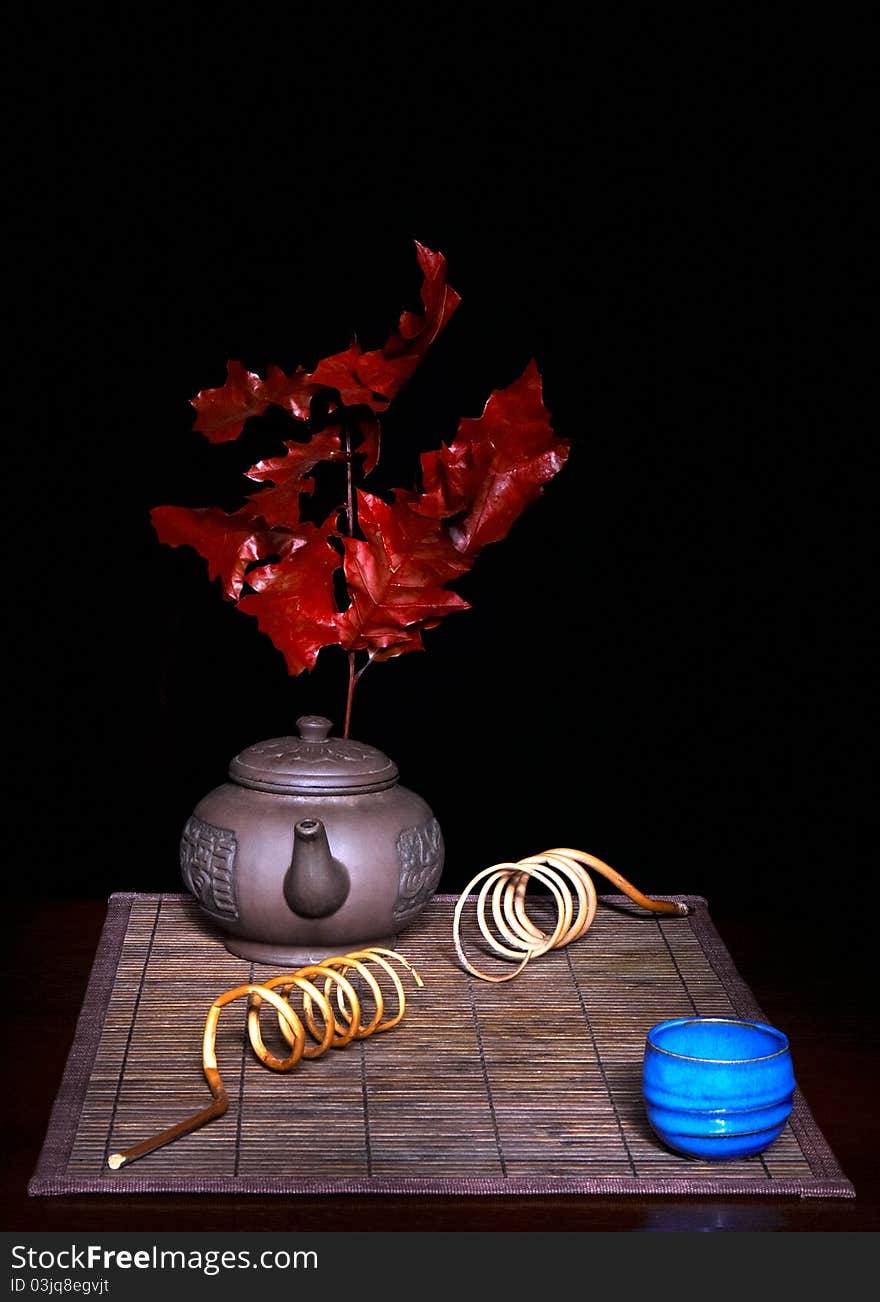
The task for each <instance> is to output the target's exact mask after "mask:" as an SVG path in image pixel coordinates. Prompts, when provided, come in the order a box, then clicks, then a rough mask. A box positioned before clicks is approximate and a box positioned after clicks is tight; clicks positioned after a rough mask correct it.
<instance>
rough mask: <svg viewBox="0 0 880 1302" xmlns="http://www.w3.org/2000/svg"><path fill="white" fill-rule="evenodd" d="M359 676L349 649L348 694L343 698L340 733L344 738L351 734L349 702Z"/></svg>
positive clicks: (352, 654)
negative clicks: (343, 712)
mask: <svg viewBox="0 0 880 1302" xmlns="http://www.w3.org/2000/svg"><path fill="white" fill-rule="evenodd" d="M359 677H360V674H356V673H355V671H354V652H353V651H349V653H348V695H347V696H346V698H345V726H344V728H343V730H342V735H343V737H345V738H348V737H349V736H350V735H351V704H352V701H353V700H354V685H355V683H356V682H357V680H358V678H359Z"/></svg>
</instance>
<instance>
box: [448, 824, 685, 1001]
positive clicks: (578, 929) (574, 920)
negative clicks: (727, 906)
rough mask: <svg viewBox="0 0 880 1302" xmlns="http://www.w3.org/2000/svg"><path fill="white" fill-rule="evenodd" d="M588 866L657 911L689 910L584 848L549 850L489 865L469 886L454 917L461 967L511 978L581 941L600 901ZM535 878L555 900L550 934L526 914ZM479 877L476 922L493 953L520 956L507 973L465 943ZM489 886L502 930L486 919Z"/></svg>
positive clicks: (482, 977)
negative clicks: (483, 966) (657, 896)
mask: <svg viewBox="0 0 880 1302" xmlns="http://www.w3.org/2000/svg"><path fill="white" fill-rule="evenodd" d="M588 868H593V869H595V870H596V872H598V873H601V874H602V876H603V877H607V878H608V880H609V881H611V882H613V883H614V885H615V886H617V887H618V888H619V889H620V890H621V891H623V893H624V895H626V896H627V897H628V898H629V899H631V900H633V901H634V903H636V904H639V905H641V907H642V908H644V909H649V910H650V911H651V912H652V913H666V914H672V915H674V916H678V917H684V916H686V915H687V914H688V912H689V909H688V906H687V905H686V904H681V903H677V902H675V901H672V900H654V899H651V898H650V897H649V896H647V895H643V894H642V892H641V891H640V890H637V889H636V887H635V886H633V885H632V884H631V883H630V882H628V881H627V880H626V878H625V877H622V876H621V875H620V873H619V872H616V871H615V869H614V868H611V867H610V866H609V865H608V864H607V863H603V862H602V860H601V859H597V858H596V856H595V855H592V854H587V853H586V852H585V851H584V850H569V849H555V850H545V851H544V852H543V854H533V855H530V856H529V857H528V858H527V859H519V860H517V861H516V863H513V862H509V861H508V862H506V863H496V864H493V865H492V866H491V867H490V868H484V869H483V870H482V872H479V873H477V875H476V876H475V877H474V878H472V880H471V881H470V882H469V883H468V885H467V886H466V887H465V888H464V890H463V891H462V893H461V895H460V896H459V898H458V901H457V903H456V906H455V913H454V916H453V922H452V935H453V940H454V942H455V951H456V953H457V954H458V957H459V961H460V962H461V965H462V967H464V968H466V969H467V971H468V972H470V973H472V974H473V975H474V976H476V977H479V978H480V980H481V981H493V982H501V981H512V980H513V978H514V977H515V976H518V975H519V973H520V972H522V970H523V968H524V967H525V966H526V964H527V963H528V962H529V961H530V960H531V959H533V958H537V957H538V956H539V955H540V954H546V953H547V951H548V950H551V949H561V948H562V947H563V946H564V945H570V944H571V942H572V941H573V940H577V938H578V937H579V936H582V935H583V934H584V932H585V931H587V930H588V929H589V927H591V926H592V923H593V919H594V918H595V916H596V907H597V904H598V899H597V896H596V888H595V886H594V885H593V882H592V879H591V877H590V876H589V873H588V872H587V869H588ZM533 878H534V880H535V881H537V882H540V883H541V884H542V885H543V886H546V887H547V889H548V890H549V891H550V894H551V895H552V896H553V900H554V902H555V904H556V926H555V927H554V928H553V930H552V932H550V933H549V934H548V933H547V932H544V931H542V930H541V929H540V927H537V926H536V925H535V924H534V922H532V920H531V918H529V916H528V914H527V913H526V909H525V898H526V891H527V890H528V886H529V882H530V881H531V880H532V879H533ZM480 882H482V886H481V887H480V890H479V894H478V895H477V901H476V910H477V926H478V927H479V929H480V931H481V933H482V935H483V938H484V939H485V941H486V942H487V944H488V946H489V948H490V950H492V952H493V953H495V954H498V955H500V956H501V958H503V959H505V960H511V961H517V960H518V962H517V966H516V967H515V968H514V970H513V971H512V972H508V973H506V974H504V975H490V974H489V973H487V972H482V971H480V969H479V968H476V967H474V966H473V964H472V963H470V962H469V961H468V959H467V957H466V956H465V952H464V948H463V946H462V942H461V916H462V913H463V911H464V907H465V905H466V903H467V901H468V899H469V898H471V895H472V891H473V888H474V887H475V886H477V885H478V884H479V883H480ZM490 891H491V892H492V900H491V913H492V921H493V922H494V924H495V927H496V929H497V933H498V934H497V935H494V934H493V933H492V931H491V930H490V926H489V922H488V920H487V918H486V901H487V899H488V897H489V892H490ZM575 899H576V900H577V913H575ZM499 937H500V939H499Z"/></svg>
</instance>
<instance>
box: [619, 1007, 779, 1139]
mask: <svg viewBox="0 0 880 1302" xmlns="http://www.w3.org/2000/svg"><path fill="white" fill-rule="evenodd" d="M794 1088H795V1079H794V1070H793V1068H792V1064H791V1051H790V1049H789V1044H788V1039H787V1038H786V1036H785V1035H783V1033H782V1032H781V1031H777V1030H776V1028H775V1027H773V1026H767V1025H765V1023H763V1022H750V1021H744V1020H742V1019H739V1018H732V1017H676V1018H672V1019H670V1020H669V1021H666V1022H658V1023H657V1025H656V1026H652V1027H651V1029H650V1031H649V1032H648V1035H647V1039H646V1042H645V1056H644V1062H643V1064H642V1095H643V1097H644V1101H645V1110H646V1112H647V1114H648V1121H649V1122H650V1123H651V1128H652V1129H653V1131H654V1133H655V1134H656V1135H657V1136H658V1138H660V1139H661V1140H662V1141H663V1143H664V1144H666V1145H667V1146H668V1147H669V1148H672V1149H674V1150H675V1151H676V1152H678V1153H686V1154H687V1155H688V1156H689V1157H701V1158H704V1159H706V1160H708V1161H710V1162H725V1161H731V1160H732V1159H734V1158H741V1157H751V1156H752V1155H753V1154H754V1153H760V1152H762V1151H763V1150H764V1149H765V1148H767V1147H768V1145H770V1144H772V1143H773V1141H774V1139H776V1138H778V1136H779V1135H780V1134H781V1133H782V1130H783V1127H784V1126H785V1123H786V1121H787V1120H788V1117H789V1115H790V1114H791V1107H792V1095H793V1093H794Z"/></svg>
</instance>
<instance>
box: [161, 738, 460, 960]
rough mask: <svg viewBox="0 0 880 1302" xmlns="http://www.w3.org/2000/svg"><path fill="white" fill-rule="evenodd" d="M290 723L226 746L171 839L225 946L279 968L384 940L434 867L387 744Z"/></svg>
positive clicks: (416, 904)
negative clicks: (288, 728)
mask: <svg viewBox="0 0 880 1302" xmlns="http://www.w3.org/2000/svg"><path fill="white" fill-rule="evenodd" d="M297 727H298V729H299V734H300V735H299V737H276V738H273V739H271V740H269V741H262V742H258V743H257V744H256V745H254V746H249V747H248V748H247V749H246V750H243V751H242V752H241V753H240V754H238V755H236V756H235V758H234V759H233V760H232V762H231V763H230V765H229V779H230V780H229V781H228V782H225V783H224V784H223V785H222V786H219V787H216V788H215V789H214V790H213V791H211V792H210V793H209V794H208V795H207V796H205V798H204V799H203V800H201V801H200V802H199V804H198V805H197V806H196V808H195V811H194V812H193V815H192V817H191V818H190V819H189V820H188V822H187V824H186V827H185V828H184V830H183V836H182V838H181V843H180V866H181V872H182V874H183V880H184V882H185V884H186V886H187V888H188V889H189V890H190V891H191V892H192V894H193V895H194V896H195V898H196V900H197V901H198V903H199V907H200V909H201V911H202V913H203V914H204V916H205V917H206V918H207V919H209V920H210V921H211V922H212V923H214V924H216V925H217V926H218V927H220V928H221V929H222V930H223V931H224V932H225V936H224V943H225V945H226V948H227V949H228V950H229V951H230V952H231V953H233V954H236V955H238V956H239V957H242V958H248V959H252V960H254V961H255V962H258V963H270V964H275V965H281V966H282V967H296V966H299V965H301V964H303V963H309V962H314V961H316V960H318V959H320V958H324V957H327V955H329V954H339V953H351V952H352V951H354V950H356V949H359V948H362V947H363V946H366V945H381V944H384V945H386V946H388V945H391V942H392V940H393V938H394V937H395V936H396V935H397V933H398V932H400V931H401V930H402V929H403V928H405V927H407V926H408V925H409V924H410V923H411V922H412V921H413V920H414V919H415V918H416V917H417V916H418V914H419V913H420V912H421V911H422V909H423V908H424V906H425V905H426V904H427V902H428V900H429V899H430V898H431V896H432V895H433V894H434V891H435V890H436V888H437V883H438V881H439V880H440V874H441V872H442V870H443V854H444V849H443V837H442V834H441V832H440V827H439V825H438V823H437V820H436V819H435V818H434V816H433V814H432V812H431V810H430V809H429V807H428V805H427V804H426V803H425V801H424V800H422V798H421V796H418V795H416V794H415V792H413V791H409V790H407V788H406V787H404V786H401V785H400V783H399V782H398V770H397V765H396V764H394V763H393V762H392V761H391V760H390V759H389V758H388V757H387V755H383V754H382V752H381V751H379V750H376V749H375V747H373V746H367V745H364V744H363V743H362V742H359V741H349V740H344V739H343V738H341V737H331V736H329V733H330V729H331V727H332V724H331V722H330V720H329V719H323V718H320V717H319V716H313V715H307V716H305V717H303V718H301V719H298V720H297Z"/></svg>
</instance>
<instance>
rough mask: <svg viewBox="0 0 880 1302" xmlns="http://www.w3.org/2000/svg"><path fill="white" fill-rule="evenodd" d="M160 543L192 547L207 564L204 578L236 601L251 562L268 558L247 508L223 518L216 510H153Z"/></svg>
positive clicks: (256, 521)
mask: <svg viewBox="0 0 880 1302" xmlns="http://www.w3.org/2000/svg"><path fill="white" fill-rule="evenodd" d="M150 519H151V520H152V522H153V528H154V529H155V530H156V533H157V534H158V535H159V540H160V542H163V543H167V544H168V546H169V547H183V546H186V547H193V548H194V549H195V550H196V551H197V552H198V553H199V555H200V556H203V557H204V558H205V560H206V561H207V562H208V575H209V577H210V578H212V579H219V580H220V582H221V584H222V586H223V593H224V596H226V597H228V598H229V599H230V600H232V601H235V600H237V598H238V596H239V594H240V593H241V585H242V582H243V580H244V573H245V570H246V569H247V567H248V565H249V564H250V563H251V561H256V560H259V559H260V558H261V556H269V555H271V554H272V550H273V548H272V545H271V542H270V540H269V539H268V537H267V535H266V531H265V530H264V529H263V528H262V523H261V521H260V520H259V517H258V516H256V515H255V514H254V512H253V510H252V509H251V508H250V507H244V508H243V509H242V510H241V511H236V512H234V513H233V514H232V515H227V513H226V512H225V511H221V510H220V509H219V508H218V507H214V506H206V507H195V508H192V507H188V506H156V507H154V508H153V510H152V511H151V512H150Z"/></svg>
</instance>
